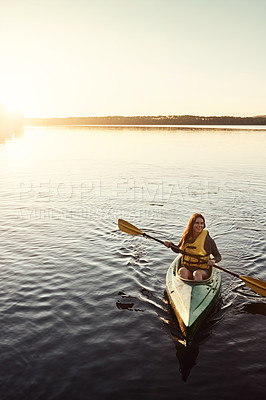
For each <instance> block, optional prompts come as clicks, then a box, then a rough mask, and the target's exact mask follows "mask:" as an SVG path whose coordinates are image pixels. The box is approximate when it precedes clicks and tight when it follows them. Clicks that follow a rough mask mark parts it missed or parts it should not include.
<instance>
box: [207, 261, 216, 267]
mask: <svg viewBox="0 0 266 400" xmlns="http://www.w3.org/2000/svg"><path fill="white" fill-rule="evenodd" d="M214 264H215V261H214V260H209V261H208V262H207V265H208V267H213V266H214Z"/></svg>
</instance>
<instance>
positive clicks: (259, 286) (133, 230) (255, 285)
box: [118, 219, 266, 297]
mask: <svg viewBox="0 0 266 400" xmlns="http://www.w3.org/2000/svg"><path fill="white" fill-rule="evenodd" d="M118 227H119V229H120V230H121V231H123V232H125V233H129V234H130V235H142V236H143V237H146V238H148V239H153V240H156V242H159V243H162V244H164V242H163V241H162V240H159V239H156V238H154V237H152V236H150V235H147V234H146V233H144V232H142V231H141V230H140V229H138V228H137V227H136V226H134V225H132V224H130V223H129V222H127V221H124V220H123V219H119V220H118ZM170 247H171V249H172V250H174V251H175V252H178V253H183V251H182V250H180V249H179V248H178V247H177V246H175V245H171V246H170ZM193 257H195V258H199V257H197V256H194V255H193ZM213 266H214V267H215V268H218V269H220V270H221V271H223V272H226V273H227V274H230V275H232V276H234V277H235V278H238V279H241V280H242V281H243V282H244V283H245V284H246V285H247V286H248V287H249V288H250V289H252V290H253V291H254V292H256V293H258V294H260V295H261V296H263V297H266V282H264V281H262V280H260V279H256V278H251V277H249V276H243V275H238V274H235V273H234V272H231V271H228V270H227V269H225V268H222V267H220V266H218V265H216V264H214V265H213Z"/></svg>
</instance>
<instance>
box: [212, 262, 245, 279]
mask: <svg viewBox="0 0 266 400" xmlns="http://www.w3.org/2000/svg"><path fill="white" fill-rule="evenodd" d="M213 267H215V268H218V269H220V270H221V271H223V272H227V273H228V274H230V275H232V276H234V277H235V278H240V276H239V275H237V274H235V273H234V272H231V271H228V269H225V268H222V267H220V266H219V265H217V264H214V265H213Z"/></svg>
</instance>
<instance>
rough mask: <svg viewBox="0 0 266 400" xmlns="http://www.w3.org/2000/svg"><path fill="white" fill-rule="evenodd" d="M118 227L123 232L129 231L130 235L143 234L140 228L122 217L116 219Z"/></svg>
mask: <svg viewBox="0 0 266 400" xmlns="http://www.w3.org/2000/svg"><path fill="white" fill-rule="evenodd" d="M118 228H119V229H120V230H121V231H123V232H126V233H129V234H130V235H143V232H142V231H141V230H140V229H138V228H137V227H136V226H134V225H132V224H130V223H129V222H127V221H124V220H123V219H119V220H118Z"/></svg>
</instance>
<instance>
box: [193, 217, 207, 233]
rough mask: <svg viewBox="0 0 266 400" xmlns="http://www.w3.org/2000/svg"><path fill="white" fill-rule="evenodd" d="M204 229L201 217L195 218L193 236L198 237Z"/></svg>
mask: <svg viewBox="0 0 266 400" xmlns="http://www.w3.org/2000/svg"><path fill="white" fill-rule="evenodd" d="M203 229H204V221H203V219H202V218H201V217H198V218H196V221H195V222H194V225H193V234H195V235H196V236H198V235H199V234H200V233H201V232H202V231H203Z"/></svg>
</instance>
